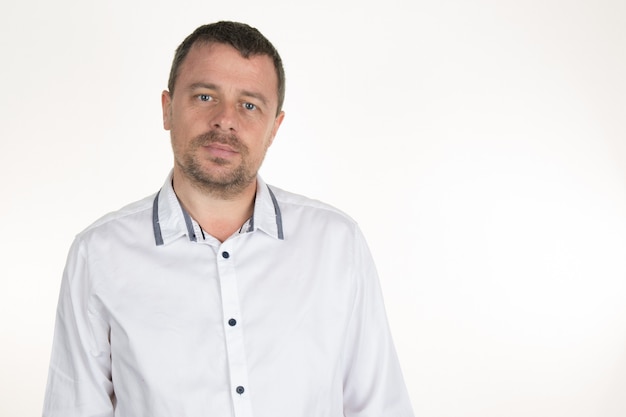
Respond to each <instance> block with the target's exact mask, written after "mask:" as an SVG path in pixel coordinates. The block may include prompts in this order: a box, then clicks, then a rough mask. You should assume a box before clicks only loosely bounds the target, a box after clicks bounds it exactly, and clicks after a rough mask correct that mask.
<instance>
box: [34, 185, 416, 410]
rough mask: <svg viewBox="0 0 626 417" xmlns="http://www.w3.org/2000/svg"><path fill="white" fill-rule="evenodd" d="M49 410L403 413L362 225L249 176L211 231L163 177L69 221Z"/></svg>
mask: <svg viewBox="0 0 626 417" xmlns="http://www.w3.org/2000/svg"><path fill="white" fill-rule="evenodd" d="M43 415H44V416H45V417H112V416H116V417H201V416H202V417H207V416H219V417H228V416H234V417H252V416H254V417H342V416H347V417H411V416H413V412H412V410H411V406H410V403H409V398H408V394H407V391H406V388H405V385H404V381H403V378H402V374H401V371H400V366H399V363H398V359H397V356H396V353H395V349H394V346H393V342H392V339H391V335H390V332H389V328H388V324H387V318H386V315H385V310H384V305H383V300H382V296H381V291H380V287H379V282H378V277H377V273H376V270H375V267H374V264H373V261H372V258H371V255H370V253H369V250H368V248H367V245H366V243H365V240H364V238H363V236H362V234H361V232H360V230H359V228H358V226H357V224H356V223H355V222H354V221H353V220H352V219H351V218H349V217H348V216H346V215H345V214H343V213H342V212H340V211H338V210H336V209H334V208H332V207H330V206H328V205H326V204H323V203H320V202H318V201H314V200H310V199H307V198H305V197H302V196H298V195H295V194H291V193H288V192H285V191H282V190H280V189H278V188H275V187H269V186H267V185H266V184H265V183H264V182H263V180H262V179H261V178H260V177H259V178H258V179H257V193H256V197H255V202H254V214H253V216H252V217H251V218H250V219H249V220H248V221H247V222H246V224H244V225H243V226H242V228H241V230H240V231H239V232H238V233H235V234H233V235H232V236H231V237H230V238H228V239H227V240H226V241H224V242H223V243H221V242H220V241H219V240H217V239H215V238H213V237H212V236H210V235H208V234H207V233H206V232H204V231H203V230H202V229H201V228H200V226H199V225H198V223H197V222H196V221H194V220H193V219H192V218H191V217H190V216H189V215H188V214H187V213H186V212H185V210H184V209H183V208H182V207H181V205H180V203H179V201H178V199H177V197H176V195H175V193H174V190H173V188H172V185H171V174H170V176H169V177H168V179H167V180H166V182H165V185H164V186H163V188H162V189H161V191H159V193H157V194H156V195H153V196H151V197H148V198H146V199H143V200H141V201H138V202H136V203H134V204H131V205H129V206H127V207H125V208H123V209H121V210H119V211H117V212H114V213H111V214H108V215H106V216H104V217H103V218H102V219H100V220H98V221H97V222H96V223H94V224H93V225H91V226H90V227H88V228H87V229H86V230H84V231H83V232H81V233H80V234H79V235H77V237H76V239H75V240H74V243H73V244H72V247H71V249H70V252H69V255H68V259H67V264H66V267H65V271H64V274H63V280H62V284H61V292H60V297H59V304H58V309H57V319H56V326H55V332H54V341H53V348H52V357H51V362H50V370H49V376H48V386H47V391H46V396H45V401H44V411H43Z"/></svg>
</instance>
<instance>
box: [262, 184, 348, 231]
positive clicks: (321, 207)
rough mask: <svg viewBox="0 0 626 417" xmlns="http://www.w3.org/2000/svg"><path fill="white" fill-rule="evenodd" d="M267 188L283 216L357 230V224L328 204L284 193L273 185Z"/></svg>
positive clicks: (287, 192)
mask: <svg viewBox="0 0 626 417" xmlns="http://www.w3.org/2000/svg"><path fill="white" fill-rule="evenodd" d="M269 188H270V190H271V191H272V193H273V194H274V196H275V197H276V202H277V203H278V206H279V207H280V210H281V212H282V215H283V216H287V217H289V216H302V217H304V218H311V219H313V220H316V221H317V222H319V221H321V220H323V221H326V222H332V223H340V224H344V225H345V226H348V227H349V228H351V229H354V228H357V223H356V221H355V220H354V219H353V218H352V217H350V216H349V215H348V214H346V213H345V212H343V211H342V210H340V209H338V208H336V207H334V206H332V205H330V204H327V203H324V202H322V201H319V200H315V199H312V198H309V197H306V196H303V195H300V194H296V193H292V192H289V191H285V190H283V189H281V188H278V187H275V186H273V185H269ZM303 220H304V219H303Z"/></svg>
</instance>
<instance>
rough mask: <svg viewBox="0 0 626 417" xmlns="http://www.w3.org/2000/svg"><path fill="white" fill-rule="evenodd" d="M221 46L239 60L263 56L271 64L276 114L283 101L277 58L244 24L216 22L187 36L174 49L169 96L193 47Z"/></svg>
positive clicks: (281, 71) (280, 65)
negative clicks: (275, 84) (227, 47)
mask: <svg viewBox="0 0 626 417" xmlns="http://www.w3.org/2000/svg"><path fill="white" fill-rule="evenodd" d="M211 42H215V43H223V44H227V45H230V46H232V47H233V48H235V49H236V50H237V51H239V53H240V54H241V56H242V57H244V58H249V57H250V56H251V55H267V56H269V57H270V58H272V61H273V62H274V69H275V70H276V76H277V78H278V109H277V110H276V112H277V114H278V113H280V111H281V110H282V107H283V102H284V101H285V70H284V68H283V62H282V60H281V59H280V55H279V54H278V51H277V50H276V48H274V45H272V43H271V42H270V41H269V40H268V39H267V38H266V37H265V36H263V34H262V33H261V32H259V31H258V29H256V28H253V27H251V26H249V25H247V24H245V23H238V22H216V23H211V24H208V25H203V26H200V27H199V28H197V29H196V30H195V31H194V32H193V33H192V34H191V35H189V36H187V38H186V39H185V40H184V41H183V42H182V43H181V44H180V45H179V46H178V48H176V53H175V55H174V61H173V62H172V69H171V70H170V78H169V81H168V83H167V88H168V89H169V91H170V94H173V93H174V85H175V84H176V78H177V77H178V71H179V69H180V66H181V65H182V63H183V61H184V60H185V57H187V54H188V53H189V50H190V49H191V47H192V46H193V45H194V44H195V43H211Z"/></svg>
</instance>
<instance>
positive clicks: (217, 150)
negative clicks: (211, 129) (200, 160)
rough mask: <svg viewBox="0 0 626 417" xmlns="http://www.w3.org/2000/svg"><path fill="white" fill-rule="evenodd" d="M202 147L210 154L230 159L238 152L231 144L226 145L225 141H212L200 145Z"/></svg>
mask: <svg viewBox="0 0 626 417" xmlns="http://www.w3.org/2000/svg"><path fill="white" fill-rule="evenodd" d="M202 148H203V149H205V150H206V151H207V152H208V153H209V154H210V155H211V156H213V157H215V158H220V159H230V158H232V157H233V156H235V155H237V154H238V153H239V152H237V151H236V150H235V149H234V148H233V147H232V146H229V145H226V144H225V143H217V142H212V143H208V144H206V145H202Z"/></svg>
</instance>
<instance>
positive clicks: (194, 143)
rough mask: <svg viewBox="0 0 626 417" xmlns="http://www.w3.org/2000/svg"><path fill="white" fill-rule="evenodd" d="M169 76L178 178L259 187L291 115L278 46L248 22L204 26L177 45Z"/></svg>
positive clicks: (169, 121)
mask: <svg viewBox="0 0 626 417" xmlns="http://www.w3.org/2000/svg"><path fill="white" fill-rule="evenodd" d="M169 84H170V86H169V91H164V92H163V94H162V96H161V101H162V106H163V127H164V128H165V129H166V130H169V131H170V136H171V141H172V150H173V151H174V186H175V187H178V186H179V185H180V186H181V187H182V185H183V184H187V185H192V186H193V187H194V188H196V189H200V190H203V191H204V192H208V193H209V194H212V195H214V196H218V197H219V198H222V199H232V198H234V197H236V196H238V195H241V194H242V193H244V192H251V191H253V190H254V189H255V187H256V175H257V172H258V170H259V168H260V166H261V164H262V162H263V159H264V158H265V153H266V152H267V149H268V148H269V146H270V145H271V144H272V142H273V140H274V137H275V135H276V132H277V131H278V128H279V127H280V124H281V123H282V120H283V117H284V112H283V111H282V110H281V106H282V99H283V96H282V95H281V94H283V93H284V74H283V70H282V64H281V62H280V57H279V56H278V53H277V52H276V50H275V49H274V47H273V46H272V45H271V44H270V43H269V41H268V40H267V39H265V38H264V37H263V35H261V34H260V33H259V32H258V31H257V30H256V29H253V28H251V27H249V26H247V25H244V24H241V23H232V22H220V23H215V24H213V25H206V26H202V27H200V28H199V29H197V30H196V31H195V32H194V33H193V34H191V35H190V36H189V37H188V38H187V39H185V41H184V42H183V43H182V44H181V45H180V46H179V48H178V49H177V51H176V57H175V58H174V63H173V65H172V70H171V75H170V82H169ZM281 91H283V93H281Z"/></svg>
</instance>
